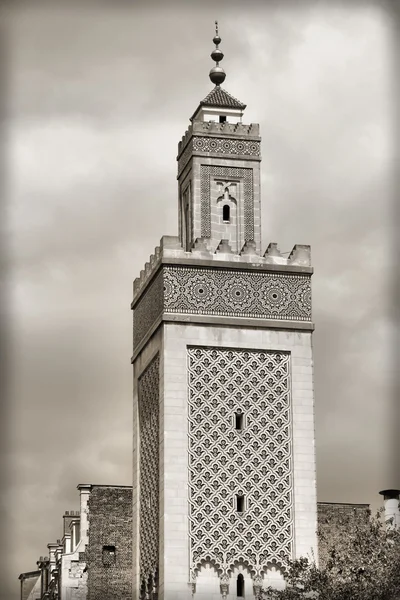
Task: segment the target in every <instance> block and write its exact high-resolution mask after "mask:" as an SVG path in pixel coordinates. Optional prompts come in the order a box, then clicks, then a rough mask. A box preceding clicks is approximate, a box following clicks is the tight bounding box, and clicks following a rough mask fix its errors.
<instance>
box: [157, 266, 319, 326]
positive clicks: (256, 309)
mask: <svg viewBox="0 0 400 600" xmlns="http://www.w3.org/2000/svg"><path fill="white" fill-rule="evenodd" d="M164 311H165V312H168V313H183V314H185V313H192V314H200V315H216V316H221V317H223V316H228V317H229V316H232V317H245V318H257V319H284V320H298V321H310V320H311V279H310V276H309V275H302V274H293V275H292V274H281V273H276V274H275V273H265V272H264V273H263V272H260V271H239V270H238V271H233V270H228V269H201V268H191V267H179V266H177V267H173V266H168V267H166V268H165V272H164Z"/></svg>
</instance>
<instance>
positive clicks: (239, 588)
mask: <svg viewBox="0 0 400 600" xmlns="http://www.w3.org/2000/svg"><path fill="white" fill-rule="evenodd" d="M236 596H237V597H238V598H244V577H243V575H242V574H241V573H239V575H238V576H237V580H236Z"/></svg>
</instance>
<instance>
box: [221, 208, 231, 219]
mask: <svg viewBox="0 0 400 600" xmlns="http://www.w3.org/2000/svg"><path fill="white" fill-rule="evenodd" d="M222 220H223V221H224V222H225V223H229V222H230V220H231V208H230V206H229V204H224V206H223V207H222Z"/></svg>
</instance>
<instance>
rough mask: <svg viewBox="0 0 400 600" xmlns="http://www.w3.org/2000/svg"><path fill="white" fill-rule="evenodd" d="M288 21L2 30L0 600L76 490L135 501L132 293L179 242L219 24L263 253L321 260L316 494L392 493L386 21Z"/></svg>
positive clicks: (35, 24)
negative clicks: (114, 488)
mask: <svg viewBox="0 0 400 600" xmlns="http://www.w3.org/2000/svg"><path fill="white" fill-rule="evenodd" d="M30 4H31V3H30ZM56 5H57V6H58V5H59V3H58V2H57V3H56V2H54V3H53V7H54V6H56ZM297 5H301V9H299V8H298V9H296V8H294V7H292V6H291V5H290V4H289V3H287V2H276V3H274V4H272V3H270V4H268V3H260V4H251V3H250V2H246V3H241V4H236V3H234V2H230V3H223V2H221V3H220V4H217V5H215V4H214V5H213V6H212V5H210V4H207V3H205V2H198V3H195V2H186V3H185V4H183V5H180V6H178V5H174V4H172V3H165V5H164V7H161V5H159V6H157V7H155V8H153V9H152V10H150V9H149V8H148V7H147V8H144V7H143V6H138V5H135V6H136V8H131V9H128V8H126V6H125V7H124V6H123V5H119V4H116V5H115V6H114V9H113V10H108V11H106V10H105V9H102V8H101V7H100V2H99V3H98V5H96V3H93V7H92V8H91V9H89V8H88V9H85V10H84V9H82V8H81V9H80V10H79V11H78V10H75V9H72V8H70V9H69V10H65V9H62V7H61V5H60V6H59V7H58V8H57V9H55V8H53V9H51V10H50V9H49V8H46V9H45V8H41V7H40V5H39V3H36V5H35V6H34V7H33V8H31V9H30V10H27V9H26V10H22V9H21V10H16V9H14V10H11V9H10V10H9V11H8V12H4V13H3V23H4V31H5V34H6V37H5V38H4V40H3V43H4V45H5V46H6V49H7V54H6V55H5V56H6V60H5V61H4V62H5V67H6V68H5V69H3V71H4V73H3V79H4V84H6V85H5V87H4V89H5V90H6V92H7V94H6V103H7V107H6V111H5V113H4V115H3V117H5V127H6V133H7V146H6V153H5V159H6V186H5V190H4V191H5V198H6V201H5V203H4V215H3V219H2V221H3V223H2V225H3V229H4V230H5V233H4V236H3V239H4V240H5V244H4V250H6V252H3V259H4V260H3V262H4V263H5V266H6V269H5V271H4V273H3V282H4V280H5V281H6V284H7V298H6V300H7V302H3V316H4V314H5V315H6V320H7V324H8V338H7V342H8V343H7V349H8V363H7V364H8V384H9V385H8V388H7V392H8V395H7V408H8V411H7V413H5V416H6V418H7V419H6V422H7V436H6V437H3V442H4V447H5V449H6V454H5V458H6V464H7V465H8V471H7V473H8V480H7V485H6V486H5V487H4V488H3V492H2V496H1V509H2V515H3V516H4V517H5V518H6V520H7V523H8V526H9V529H8V531H9V537H8V544H7V546H4V544H3V550H5V551H6V555H7V556H6V557H5V558H3V559H2V562H3V565H4V564H5V565H6V566H7V578H8V580H7V581H5V582H4V583H3V594H4V595H3V596H1V598H2V600H3V598H4V599H6V598H7V600H16V599H17V598H18V597H19V596H18V594H19V582H18V580H17V577H18V575H19V573H21V572H23V571H29V570H34V569H35V568H36V560H37V559H38V557H39V556H40V555H45V554H46V553H47V548H46V545H47V543H48V542H52V541H55V540H56V539H57V538H59V537H61V525H62V519H61V515H62V513H63V511H64V510H71V509H77V508H78V492H77V490H76V486H77V484H79V483H108V484H113V483H115V484H125V485H128V484H130V483H131V450H132V439H131V438H132V427H131V419H132V400H131V398H132V389H131V388H132V373H131V365H130V356H131V352H132V348H131V342H132V331H131V329H132V315H131V311H130V301H131V297H132V281H133V279H134V278H135V277H137V276H138V274H139V272H140V270H141V269H142V268H143V265H144V263H145V262H146V261H147V260H148V257H149V255H150V254H151V253H152V251H153V249H154V247H155V246H156V245H157V244H158V242H159V239H160V237H161V236H162V235H164V234H166V235H176V234H177V220H178V218H177V182H176V154H177V144H178V141H179V140H180V138H181V136H182V135H183V133H184V132H185V129H186V128H187V126H188V124H189V117H190V116H191V115H192V113H193V112H194V110H195V108H196V107H197V105H198V103H199V101H200V100H201V99H202V98H204V97H205V96H206V95H207V93H208V92H209V91H210V90H211V89H212V84H211V82H210V81H209V79H208V72H209V70H210V68H211V67H212V65H213V63H212V61H211V59H210V53H211V51H212V49H213V44H212V37H213V35H214V20H215V18H218V19H219V22H220V34H221V37H222V43H221V49H222V51H223V52H224V53H225V58H224V60H223V66H224V68H225V70H226V73H227V78H226V81H225V83H224V88H225V89H227V90H228V91H229V92H230V93H231V94H233V95H234V96H236V97H237V98H239V99H240V100H241V101H243V102H244V103H246V104H247V109H246V111H245V116H244V119H243V121H244V122H245V123H250V122H256V123H260V127H261V135H262V157H263V162H262V210H263V248H264V249H265V247H266V246H267V245H268V243H269V242H270V241H273V242H278V245H279V247H280V249H281V251H283V252H288V251H290V250H291V248H292V247H293V245H294V244H295V243H300V244H311V246H312V261H313V266H314V268H315V274H314V276H313V315H314V321H315V325H316V330H315V334H314V359H315V360H314V364H315V397H316V449H317V464H318V481H317V485H318V498H319V500H322V501H336V502H368V503H372V504H374V506H375V505H377V503H379V496H378V491H379V490H381V489H382V488H385V487H396V486H397V487H399V486H400V478H399V477H398V478H397V479H396V476H395V471H394V466H393V461H392V456H393V453H394V450H395V448H394V447H393V444H392V442H391V437H390V434H391V431H392V429H391V423H393V422H394V419H395V417H396V416H398V415H397V414H396V413H395V412H394V404H393V398H394V395H393V394H394V392H393V388H394V385H393V381H394V377H393V371H394V365H395V361H394V360H392V356H393V337H391V336H393V330H394V322H393V319H394V313H393V311H392V310H391V309H392V306H391V305H392V302H393V294H392V286H391V285H390V275H391V274H393V273H394V272H395V269H396V264H395V261H394V258H393V257H394V252H393V245H392V240H393V234H394V226H393V215H394V213H393V193H394V190H393V189H392V188H393V175H394V172H395V171H394V169H395V161H394V151H395V146H394V135H393V127H394V108H395V103H394V93H393V73H394V70H393V46H392V43H391V35H392V32H391V27H392V25H393V23H392V22H391V20H390V16H388V14H387V13H386V12H385V10H384V8H382V7H381V8H379V5H378V3H377V2H372V3H370V4H366V3H365V4H361V3H350V2H348V3H347V6H346V5H345V4H344V5H342V6H340V5H339V4H336V5H334V4H332V3H323V2H318V3H317V2H307V1H304V2H301V3H300V2H299V3H297ZM217 9H218V10H217ZM397 268H398V267H397ZM4 517H3V518H4Z"/></svg>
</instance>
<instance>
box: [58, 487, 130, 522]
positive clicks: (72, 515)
mask: <svg viewBox="0 0 400 600" xmlns="http://www.w3.org/2000/svg"><path fill="white" fill-rule="evenodd" d="M95 487H96V488H98V487H105V488H125V489H133V486H132V485H113V484H112V483H79V484H78V485H77V488H78V490H79V489H81V488H95ZM70 516H71V515H70ZM72 516H73V515H72Z"/></svg>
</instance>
